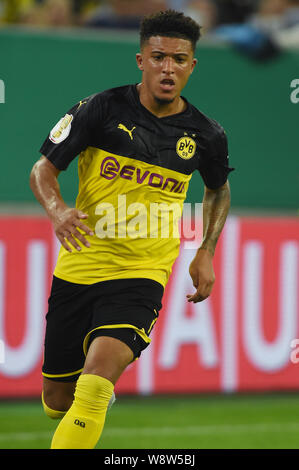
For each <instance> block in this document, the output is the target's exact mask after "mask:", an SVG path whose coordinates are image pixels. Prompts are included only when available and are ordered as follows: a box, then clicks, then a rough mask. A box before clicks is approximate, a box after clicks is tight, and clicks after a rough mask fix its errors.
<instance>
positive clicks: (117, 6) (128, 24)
mask: <svg viewBox="0 0 299 470" xmlns="http://www.w3.org/2000/svg"><path fill="white" fill-rule="evenodd" d="M166 8H167V2H166V1H165V0H146V1H140V0H109V1H107V0H106V1H103V2H102V3H101V5H100V7H99V8H98V9H97V10H96V11H95V12H94V13H93V14H92V15H91V17H90V18H89V20H87V21H86V26H94V27H102V28H121V29H138V28H139V24H140V20H141V18H142V17H143V16H145V15H148V14H151V13H154V12H157V11H159V10H165V9H166Z"/></svg>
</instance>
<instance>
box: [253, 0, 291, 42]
mask: <svg viewBox="0 0 299 470" xmlns="http://www.w3.org/2000/svg"><path fill="white" fill-rule="evenodd" d="M249 24H251V25H253V26H255V27H256V28H259V29H260V30H262V31H263V32H265V33H267V34H269V35H271V36H272V37H273V39H274V40H275V41H276V43H277V44H279V45H280V46H283V47H284V46H286V47H287V46H296V47H298V46H299V0H262V1H261V4H260V8H259V10H258V11H257V12H256V14H255V15H253V16H252V18H251V19H250V20H249Z"/></svg>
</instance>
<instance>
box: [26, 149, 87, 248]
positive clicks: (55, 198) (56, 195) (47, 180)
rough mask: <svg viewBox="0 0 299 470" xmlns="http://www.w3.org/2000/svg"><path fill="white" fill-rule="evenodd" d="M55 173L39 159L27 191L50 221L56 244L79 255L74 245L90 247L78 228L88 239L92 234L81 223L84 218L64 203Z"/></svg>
mask: <svg viewBox="0 0 299 470" xmlns="http://www.w3.org/2000/svg"><path fill="white" fill-rule="evenodd" d="M59 173H60V170H58V169H57V168H56V167H55V166H54V165H53V163H51V162H50V161H49V160H48V159H47V158H46V157H45V156H44V155H43V156H42V157H41V158H40V159H39V160H38V161H37V162H36V163H35V165H34V166H33V168H32V170H31V174H30V187H31V190H32V192H33V194H34V195H35V197H36V199H37V200H38V202H39V203H40V204H41V205H42V206H43V208H44V209H45V211H46V213H47V215H48V217H49V219H50V220H51V222H52V224H53V228H54V231H55V234H56V236H57V238H58V240H59V241H60V243H61V244H62V245H63V246H64V248H65V249H66V250H67V251H69V252H71V251H72V248H71V246H73V247H74V248H75V249H76V250H79V251H80V250H81V247H80V245H79V243H78V241H80V242H81V243H82V244H83V245H85V246H86V247H89V246H90V245H89V242H88V241H87V240H86V238H85V237H84V234H82V233H81V232H80V231H79V230H78V228H79V229H81V231H83V232H84V233H85V234H88V235H93V232H92V230H91V229H90V228H89V227H88V226H87V225H85V224H84V222H83V220H84V219H87V217H88V215H87V214H84V212H82V211H80V210H78V209H76V208H71V207H69V206H68V205H67V204H66V203H65V202H64V200H63V198H62V196H61V193H60V187H59V183H58V179H57V178H58V175H59Z"/></svg>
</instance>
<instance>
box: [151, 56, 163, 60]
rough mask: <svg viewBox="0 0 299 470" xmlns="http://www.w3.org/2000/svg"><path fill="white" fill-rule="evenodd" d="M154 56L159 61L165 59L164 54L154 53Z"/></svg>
mask: <svg viewBox="0 0 299 470" xmlns="http://www.w3.org/2000/svg"><path fill="white" fill-rule="evenodd" d="M153 57H154V60H157V61H159V60H162V59H163V56H162V55H154V56H153Z"/></svg>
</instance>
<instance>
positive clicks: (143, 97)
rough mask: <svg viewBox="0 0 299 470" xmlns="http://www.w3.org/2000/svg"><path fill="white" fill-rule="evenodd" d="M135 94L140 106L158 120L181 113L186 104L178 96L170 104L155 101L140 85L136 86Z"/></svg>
mask: <svg viewBox="0 0 299 470" xmlns="http://www.w3.org/2000/svg"><path fill="white" fill-rule="evenodd" d="M137 92H138V94H139V99H140V103H141V104H142V106H144V107H145V108H146V109H147V110H148V111H150V112H151V113H152V114H154V115H155V116H157V117H159V118H161V117H166V116H171V115H173V114H178V113H181V112H182V111H184V109H185V108H186V103H185V101H184V100H183V99H182V98H181V97H180V96H177V97H176V98H175V99H174V100H173V101H172V102H170V103H161V102H159V101H157V100H156V99H155V98H154V97H153V96H151V95H150V94H149V93H147V91H146V90H145V88H144V87H143V86H142V83H139V84H138V85H137Z"/></svg>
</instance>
